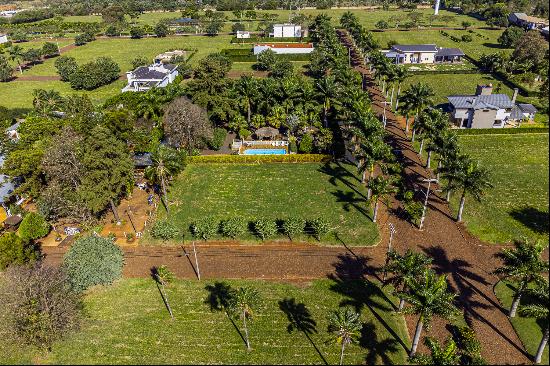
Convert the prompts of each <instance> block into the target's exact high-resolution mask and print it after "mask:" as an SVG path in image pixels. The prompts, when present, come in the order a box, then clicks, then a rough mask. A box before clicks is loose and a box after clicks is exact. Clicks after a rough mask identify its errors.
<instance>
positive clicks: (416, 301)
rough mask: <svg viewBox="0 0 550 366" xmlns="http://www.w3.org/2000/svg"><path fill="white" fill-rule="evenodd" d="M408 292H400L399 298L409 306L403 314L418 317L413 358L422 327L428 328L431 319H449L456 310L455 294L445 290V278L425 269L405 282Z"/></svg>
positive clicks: (412, 351) (412, 349)
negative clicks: (437, 317)
mask: <svg viewBox="0 0 550 366" xmlns="http://www.w3.org/2000/svg"><path fill="white" fill-rule="evenodd" d="M407 286H408V288H409V290H408V291H407V292H400V293H399V296H400V297H401V298H404V299H405V301H406V302H407V303H409V304H410V306H407V307H405V308H404V309H403V312H404V313H405V314H416V315H418V322H417V324H416V331H415V333H414V338H413V343H412V347H411V352H410V356H411V357H412V356H414V354H415V353H416V349H417V347H418V342H419V340H420V335H421V333H422V328H423V327H424V326H426V327H428V326H429V325H430V321H431V319H432V317H433V316H434V315H435V316H439V317H441V318H443V319H451V318H453V317H454V316H455V315H456V314H457V313H458V310H457V309H456V307H455V306H454V304H453V301H454V298H455V296H456V295H455V294H453V293H450V292H449V291H448V290H447V287H448V285H447V278H446V277H445V276H444V275H441V276H437V274H436V273H435V272H434V271H433V270H431V269H427V270H425V271H424V273H423V274H422V275H420V276H418V278H413V279H412V280H409V281H407Z"/></svg>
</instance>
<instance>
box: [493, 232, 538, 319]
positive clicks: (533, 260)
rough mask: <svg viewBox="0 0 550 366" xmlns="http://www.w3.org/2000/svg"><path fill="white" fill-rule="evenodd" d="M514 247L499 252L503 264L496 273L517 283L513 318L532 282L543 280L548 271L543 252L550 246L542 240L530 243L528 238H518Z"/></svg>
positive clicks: (513, 303)
mask: <svg viewBox="0 0 550 366" xmlns="http://www.w3.org/2000/svg"><path fill="white" fill-rule="evenodd" d="M514 246H515V248H514V249H503V250H502V252H500V253H498V254H497V257H499V258H500V259H501V260H502V262H503V264H504V265H503V266H502V267H499V268H497V269H496V270H495V273H496V274H497V275H499V276H501V277H503V278H507V279H509V280H511V281H513V282H515V283H516V284H517V287H516V289H515V294H514V300H513V301H512V306H511V307H510V311H509V313H508V316H509V317H510V318H513V317H514V316H516V311H517V308H518V305H519V302H520V300H521V297H522V296H523V295H524V294H525V291H526V290H527V287H528V286H529V284H530V283H533V282H540V281H542V280H543V277H542V274H543V273H545V272H548V262H546V261H544V260H542V258H541V254H542V252H543V251H544V249H546V247H548V244H543V243H542V242H541V241H538V242H535V243H530V242H528V241H527V240H516V241H515V242H514Z"/></svg>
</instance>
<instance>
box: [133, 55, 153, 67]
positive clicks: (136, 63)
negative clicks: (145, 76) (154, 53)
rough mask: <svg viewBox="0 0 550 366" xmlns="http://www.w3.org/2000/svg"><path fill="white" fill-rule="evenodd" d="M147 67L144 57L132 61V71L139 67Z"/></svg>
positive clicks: (147, 63)
mask: <svg viewBox="0 0 550 366" xmlns="http://www.w3.org/2000/svg"><path fill="white" fill-rule="evenodd" d="M147 65H149V59H148V58H147V57H144V56H137V57H135V58H134V59H133V60H132V67H133V68H134V69H137V68H138V67H140V66H147Z"/></svg>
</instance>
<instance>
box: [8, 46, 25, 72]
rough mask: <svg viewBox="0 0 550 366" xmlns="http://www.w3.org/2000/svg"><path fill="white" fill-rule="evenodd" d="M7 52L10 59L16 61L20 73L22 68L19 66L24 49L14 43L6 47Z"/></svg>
mask: <svg viewBox="0 0 550 366" xmlns="http://www.w3.org/2000/svg"><path fill="white" fill-rule="evenodd" d="M8 53H9V54H10V59H11V60H12V61H14V62H16V63H17V67H18V68H19V72H20V73H21V74H22V73H23V69H22V68H21V61H22V60H23V56H24V54H25V50H23V47H21V46H19V45H15V46H12V47H10V48H9V49H8Z"/></svg>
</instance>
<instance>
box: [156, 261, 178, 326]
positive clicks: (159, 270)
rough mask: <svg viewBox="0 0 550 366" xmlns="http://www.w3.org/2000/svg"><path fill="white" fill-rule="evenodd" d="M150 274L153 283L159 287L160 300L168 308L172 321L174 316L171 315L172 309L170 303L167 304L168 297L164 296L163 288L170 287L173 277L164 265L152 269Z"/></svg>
mask: <svg viewBox="0 0 550 366" xmlns="http://www.w3.org/2000/svg"><path fill="white" fill-rule="evenodd" d="M152 274H153V278H154V280H155V282H156V283H157V286H159V285H160V287H159V290H160V294H161V295H162V300H163V301H164V303H165V304H166V307H167V308H168V312H169V313H170V317H171V318H172V319H174V314H173V313H172V308H171V307H170V303H169V302H168V296H167V295H166V290H165V287H166V286H168V285H170V283H171V282H172V281H173V280H174V278H175V276H174V274H173V273H172V272H171V271H170V270H169V269H168V267H166V266H165V265H162V266H159V267H154V268H153V269H152Z"/></svg>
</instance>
